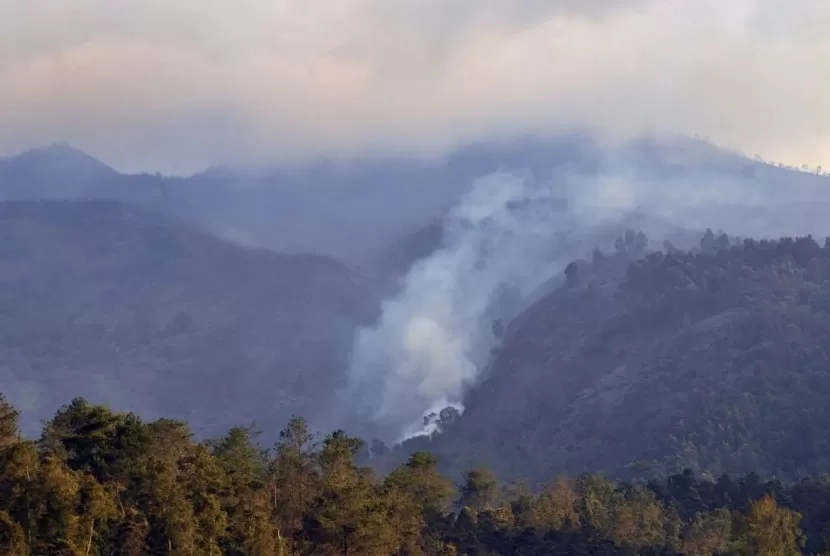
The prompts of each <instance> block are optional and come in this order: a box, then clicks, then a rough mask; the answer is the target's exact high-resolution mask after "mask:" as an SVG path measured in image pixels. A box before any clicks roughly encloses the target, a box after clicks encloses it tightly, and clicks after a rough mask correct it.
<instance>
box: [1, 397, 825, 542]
mask: <svg viewBox="0 0 830 556" xmlns="http://www.w3.org/2000/svg"><path fill="white" fill-rule="evenodd" d="M17 416H18V414H17V412H16V411H15V410H14V409H13V408H12V407H11V406H10V405H9V404H8V403H7V402H5V400H3V399H2V398H0V553H2V554H4V555H8V556H22V555H49V556H70V555H72V556H77V555H84V556H89V555H101V556H103V555H116V554H117V555H121V556H138V555H173V554H176V555H178V554H187V555H235V556H236V555H238V556H242V555H251V556H254V555H257V556H270V555H289V554H290V555H300V554H303V555H312V554H354V555H358V554H359V555H373V554H377V555H386V554H389V555H392V554H400V555H404V554H406V555H415V554H435V555H451V554H471V555H472V554H481V555H484V554H528V555H530V554H561V555H565V554H572V555H579V554H597V555H600V554H602V555H605V554H611V555H624V554H655V555H656V554H666V555H669V554H688V555H704V554H759V555H760V554H764V555H773V554H775V555H782V556H785V555H788V554H799V553H800V550H801V547H803V548H804V549H805V550H810V551H820V550H822V551H823V550H826V549H827V548H828V545H827V540H828V538H830V537H828V535H830V511H828V509H827V508H830V482H828V481H825V480H802V481H800V482H799V483H797V484H793V485H788V486H785V485H782V484H781V483H779V482H777V481H770V482H761V481H760V480H759V478H758V477H757V476H755V475H749V476H746V477H743V478H739V479H734V478H730V477H729V476H723V477H721V478H720V479H718V480H717V481H711V480H705V479H702V478H699V477H696V476H695V475H694V474H693V473H692V472H691V471H687V472H685V473H682V474H679V475H675V476H671V477H669V478H668V479H667V480H664V481H652V482H649V483H639V484H635V483H629V484H626V483H616V484H615V483H612V482H611V481H609V480H607V479H605V478H603V477H602V476H599V475H581V476H578V477H575V478H568V477H564V476H560V477H556V478H553V479H552V480H551V482H549V483H547V484H545V485H544V486H543V487H542V488H541V489H538V490H535V491H534V490H531V489H530V488H529V487H528V486H526V484H525V483H523V482H521V481H516V482H514V483H511V484H510V485H507V486H506V487H505V488H502V487H500V485H499V483H498V481H497V480H496V477H495V475H493V474H492V473H491V472H490V471H488V470H487V469H484V468H475V469H471V470H468V471H467V472H466V473H465V474H464V477H463V480H462V481H461V484H460V485H458V487H457V488H456V487H454V486H453V484H452V482H451V481H450V480H448V479H447V478H445V477H442V476H441V475H440V474H439V473H438V472H437V469H436V460H435V458H434V457H433V456H431V455H430V454H428V453H425V452H418V453H415V454H413V455H412V456H411V457H410V458H409V460H408V461H407V462H406V463H405V464H403V465H401V466H399V467H398V468H396V469H394V470H393V471H392V472H391V473H389V474H388V475H386V476H385V477H380V476H378V475H376V474H375V473H374V472H373V471H372V470H370V469H369V468H364V467H360V466H358V465H357V464H356V463H355V458H356V456H357V455H358V453H359V452H360V451H361V450H363V445H362V443H361V441H359V440H358V439H356V438H351V437H349V436H347V435H345V434H344V433H342V432H335V433H332V434H329V435H328V436H326V437H325V438H324V439H322V441H318V440H319V439H318V438H316V437H315V436H314V435H312V434H311V433H310V432H309V430H308V428H307V426H306V424H305V423H304V421H303V420H301V419H299V418H295V419H293V420H292V421H291V422H290V423H289V424H288V426H287V427H286V428H285V429H284V430H283V431H282V433H281V434H280V435H279V441H278V442H277V444H276V446H275V447H274V448H273V449H271V450H264V449H262V448H260V447H259V446H258V445H257V444H256V442H255V437H256V434H255V433H254V432H253V431H252V430H250V429H241V428H235V429H232V430H231V431H230V432H229V433H228V434H227V435H226V436H224V437H222V438H219V439H217V440H213V441H208V442H203V443H198V442H195V441H194V440H193V439H192V438H191V433H190V431H189V429H188V427H187V425H186V424H185V423H183V422H179V421H173V420H167V419H160V420H157V421H153V422H144V421H142V420H141V419H139V418H138V417H136V416H135V415H132V414H120V413H114V412H112V411H110V410H109V409H107V408H106V407H104V406H98V405H92V404H89V403H88V402H86V401H84V400H82V399H76V400H74V401H72V402H71V403H70V404H69V405H68V406H66V407H64V408H62V409H61V410H60V411H59V412H58V413H57V414H56V415H55V417H54V418H53V419H52V420H51V421H48V422H46V423H45V424H44V427H43V431H42V435H41V437H40V439H39V440H38V441H36V442H33V441H30V440H25V439H23V438H22V437H21V436H20V435H19V433H18V431H17Z"/></svg>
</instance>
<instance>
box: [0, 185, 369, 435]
mask: <svg viewBox="0 0 830 556" xmlns="http://www.w3.org/2000/svg"><path fill="white" fill-rule="evenodd" d="M0 237H2V238H3V241H2V242H0V384H2V390H3V391H4V392H5V393H6V394H7V395H8V396H9V398H10V399H11V400H12V401H13V402H14V403H16V404H18V405H19V406H20V407H21V409H24V410H26V414H27V417H28V418H29V419H30V420H29V421H28V422H27V423H26V425H29V427H28V428H31V425H32V424H33V423H36V422H37V421H36V419H37V418H43V417H47V416H49V415H50V414H51V413H52V412H53V411H54V410H55V409H56V408H57V407H58V405H59V404H62V403H65V402H66V399H67V396H80V395H82V396H86V397H88V398H90V399H92V400H106V401H107V402H109V403H112V404H113V406H114V407H116V408H120V409H131V410H136V411H138V412H140V413H142V414H144V415H147V416H154V415H161V414H169V415H170V416H172V417H176V418H187V419H188V420H190V422H191V423H192V424H193V426H194V428H195V429H196V430H197V432H201V433H206V432H210V431H219V430H222V429H223V428H226V427H227V426H228V425H231V424H240V423H242V424H244V423H250V422H251V421H252V420H254V419H256V420H257V421H258V422H261V423H262V424H263V425H273V426H269V428H274V427H276V429H278V428H279V427H281V426H282V424H283V423H284V422H285V420H286V419H288V418H289V417H290V415H291V414H292V413H295V412H297V413H302V414H304V415H308V416H309V417H311V418H312V421H315V417H317V418H320V419H322V418H323V417H324V415H323V414H322V412H321V411H320V407H321V406H323V407H326V406H327V402H328V401H330V399H331V396H332V389H333V388H334V387H335V386H336V385H338V384H339V381H340V379H341V377H342V371H343V369H344V367H345V362H346V358H347V356H348V351H349V349H350V346H351V341H352V334H353V330H354V328H355V326H357V325H358V324H365V323H366V322H369V321H370V320H371V319H372V318H373V316H374V311H375V307H376V305H375V302H374V300H373V298H372V296H371V294H370V293H369V291H368V290H367V289H366V287H365V285H364V284H363V282H362V281H361V280H360V279H359V278H358V277H356V276H355V275H354V274H353V273H352V272H351V271H350V270H349V269H347V268H346V267H344V266H343V265H341V264H340V263H338V262H336V261H333V260H331V259H328V258H325V257H321V256H314V255H278V254H274V253H271V252H267V251H262V250H253V249H245V248H242V247H239V246H237V245H234V244H231V243H227V242H224V241H221V240H219V239H216V238H214V237H213V236H210V235H208V234H205V233H203V232H199V231H196V230H194V229H191V228H189V227H188V226H186V225H184V224H182V223H180V222H178V221H175V220H171V219H169V218H167V217H165V216H162V215H159V214H156V213H153V212H149V211H147V210H144V209H141V208H138V207H136V206H131V205H125V204H119V203H115V202H109V201H40V202H31V201H19V202H18V201H10V202H4V203H0ZM320 424H321V425H325V424H326V423H324V422H322V421H321V422H320Z"/></svg>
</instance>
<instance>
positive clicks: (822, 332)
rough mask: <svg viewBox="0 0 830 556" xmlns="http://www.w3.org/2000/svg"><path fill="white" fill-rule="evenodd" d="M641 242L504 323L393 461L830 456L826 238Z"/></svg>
mask: <svg viewBox="0 0 830 556" xmlns="http://www.w3.org/2000/svg"><path fill="white" fill-rule="evenodd" d="M647 243H648V242H647V238H645V237H643V236H642V235H638V234H637V233H635V232H629V233H627V234H625V235H624V236H623V237H621V238H620V239H619V240H618V241H617V245H616V248H615V249H613V250H611V251H607V252H600V251H596V252H595V253H594V256H593V257H592V258H589V260H582V261H576V262H575V263H574V264H572V265H570V266H569V267H568V269H567V270H566V275H567V279H566V281H565V283H564V284H563V285H562V286H561V287H559V288H558V289H556V290H555V291H553V292H551V293H550V294H549V295H548V296H547V297H545V298H544V299H542V300H540V301H539V302H538V303H536V304H535V305H534V306H533V307H531V308H530V309H528V310H527V311H526V312H525V313H524V314H522V315H520V316H519V317H517V318H516V319H514V321H513V322H512V323H511V324H510V325H509V326H508V327H507V331H506V333H505V336H504V341H503V343H502V345H501V346H500V347H499V349H498V350H497V352H496V353H495V354H494V357H493V361H492V364H491V366H490V368H489V369H488V370H487V372H486V373H485V379H484V380H483V381H482V383H481V384H479V385H476V386H475V387H474V388H472V389H471V391H470V392H469V393H468V395H467V397H466V399H465V411H464V414H463V415H462V416H461V418H460V419H457V420H456V421H455V422H452V423H448V424H447V426H446V427H445V430H444V433H443V434H441V435H438V436H436V437H434V438H432V439H429V438H415V439H413V440H410V441H408V442H407V443H405V444H404V450H399V451H395V452H393V454H392V460H393V461H392V464H391V465H398V464H401V463H403V461H404V460H405V458H406V457H407V456H408V455H409V453H411V452H414V451H430V452H431V453H434V454H436V456H437V457H438V458H439V460H440V461H441V465H442V471H444V472H446V473H449V474H451V475H453V476H457V475H458V474H460V473H461V472H463V470H465V469H468V468H470V467H473V466H475V465H478V464H487V465H490V466H492V467H493V468H494V469H495V471H496V472H497V474H498V475H499V476H500V477H504V478H514V477H516V476H526V477H528V478H529V479H530V480H532V481H533V482H534V484H536V483H540V482H544V481H546V480H548V479H549V477H550V474H551V473H552V472H557V473H558V472H564V473H568V474H572V475H576V474H579V473H583V472H592V473H593V472H602V473H604V474H605V475H607V476H609V477H612V478H614V479H622V480H639V479H645V480H647V479H650V478H652V477H654V476H662V477H664V478H665V477H666V476H668V475H670V474H673V473H678V472H680V471H682V470H683V469H685V468H691V469H693V470H695V472H696V473H698V474H707V475H711V476H713V477H717V476H720V475H721V474H723V473H727V474H730V475H745V474H747V473H750V472H754V473H757V474H758V475H760V476H763V477H778V478H779V479H781V480H784V481H787V482H797V481H799V480H800V479H801V478H802V477H809V476H818V475H819V474H821V473H824V472H826V471H828V470H830V437H828V434H827V431H828V430H830V405H828V404H827V396H828V393H830V243H827V242H822V243H819V242H816V241H815V240H814V239H813V238H811V237H799V238H789V237H785V238H781V239H778V240H755V239H740V238H735V237H729V236H727V235H725V234H719V233H713V232H711V231H709V232H707V233H706V234H705V235H704V236H703V237H702V238H701V239H700V240H699V243H698V245H696V246H695V247H694V248H693V249H689V250H680V249H677V248H675V247H674V246H672V245H671V244H667V245H665V246H664V248H663V250H662V251H660V252H648V251H647V249H646V245H647ZM401 452H402V453H401ZM396 458H397V459H396Z"/></svg>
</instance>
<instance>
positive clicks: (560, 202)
mask: <svg viewBox="0 0 830 556" xmlns="http://www.w3.org/2000/svg"><path fill="white" fill-rule="evenodd" d="M563 192H564V191H563V187H562V184H556V183H555V182H553V181H552V182H549V183H538V182H535V181H534V180H532V179H529V178H525V177H522V176H520V175H514V174H495V175H491V176H487V177H485V178H482V179H480V180H478V181H476V182H475V183H474V185H473V186H472V187H471V188H470V190H469V191H468V192H467V194H466V195H465V196H464V197H463V198H462V200H461V202H460V203H459V204H458V206H457V207H456V208H455V209H454V210H452V211H451V213H450V214H449V216H448V218H447V220H446V223H445V239H444V243H443V245H442V246H441V248H439V249H438V250H437V251H436V252H435V253H433V254H432V255H431V256H429V257H428V258H426V259H424V260H422V261H420V262H418V263H416V264H415V265H414V266H413V267H412V269H411V270H410V272H409V274H408V275H407V276H406V279H405V283H404V287H403V290H402V292H401V293H400V295H398V296H397V297H395V298H394V299H390V300H388V301H386V302H385V303H384V305H383V311H382V316H381V318H380V321H379V322H378V323H377V324H376V325H375V326H373V327H371V328H366V329H363V330H361V331H359V333H358V337H357V342H356V346H355V351H354V356H353V360H352V365H351V369H350V373H349V376H350V380H351V388H350V397H351V398H352V400H353V401H356V402H357V403H358V404H359V406H360V408H361V410H362V411H363V412H364V413H365V415H366V417H368V418H369V419H370V420H371V421H372V422H373V423H375V424H376V425H377V426H378V434H379V435H380V436H382V437H384V438H385V439H387V440H393V441H396V440H400V439H401V438H402V437H407V436H411V435H414V434H417V433H419V432H422V419H423V417H424V415H426V414H429V413H433V412H438V411H440V410H441V409H443V408H445V407H447V406H451V407H455V408H456V409H459V410H463V405H462V404H463V396H464V393H465V391H466V389H467V388H469V387H470V386H471V385H473V384H475V383H476V381H477V380H478V379H479V378H480V375H481V371H482V369H483V368H484V367H485V366H486V363H487V361H488V358H489V356H490V352H491V350H492V348H493V347H495V345H496V343H497V341H498V340H497V337H496V335H495V334H494V331H493V322H494V321H495V320H496V319H502V320H507V319H509V318H511V317H512V316H513V313H515V311H516V310H517V309H518V308H519V307H520V305H521V302H522V300H523V299H524V298H525V297H527V296H528V295H529V294H531V293H532V292H533V291H534V290H536V289H537V288H538V287H539V286H541V285H542V284H543V283H545V282H546V281H547V280H549V279H550V278H551V277H552V276H555V275H557V274H559V273H560V272H561V271H562V269H563V268H564V267H565V266H566V265H567V264H568V262H569V261H571V260H573V258H574V257H575V256H578V255H580V254H582V253H583V252H584V250H585V248H586V246H587V243H586V242H585V240H586V239H587V238H588V237H590V231H591V229H594V228H595V227H596V225H597V223H598V222H599V221H600V218H599V217H600V216H607V215H608V210H607V209H606V210H605V211H602V212H601V211H596V210H589V207H588V206H581V207H580V206H577V205H575V204H573V203H572V201H568V200H567V196H565V195H563ZM427 426H431V425H429V424H428V425H427Z"/></svg>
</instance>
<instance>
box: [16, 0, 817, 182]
mask: <svg viewBox="0 0 830 556" xmlns="http://www.w3.org/2000/svg"><path fill="white" fill-rule="evenodd" d="M828 24H830V5H828V3H827V2H825V1H824V0H802V1H800V2H785V1H784V0H730V1H729V2H724V1H722V0H672V1H668V0H650V1H649V0H617V1H613V0H604V1H602V0H593V1H590V2H584V1H577V0H558V1H553V0H521V1H516V0H485V1H482V0H476V1H473V0H450V1H438V0H327V1H326V2H307V1H304V0H240V1H238V2H226V1H220V0H177V1H176V2H169V1H163V0H123V1H121V2H109V1H106V0H5V1H4V2H2V3H0V83H3V87H1V88H0V152H12V151H15V150H19V149H23V148H26V147H28V146H33V145H37V144H41V143H46V142H51V141H55V140H63V139H66V140H69V141H71V142H73V143H75V144H77V145H79V146H80V147H82V148H86V149H88V150H90V151H91V152H93V153H94V154H96V155H99V156H101V157H102V158H104V159H105V160H108V161H112V162H113V163H114V164H116V165H117V166H120V167H124V168H127V169H151V170H155V169H162V170H192V169H197V168H200V167H202V166H206V165H209V164H212V163H218V162H232V163H249V162H257V161H263V160H273V159H275V158H277V157H282V156H293V155H306V154H313V153H315V152H320V151H327V150H330V151H336V152H354V151H356V150H360V149H367V148H374V147H390V146H392V147H397V148H402V149H414V148H418V149H441V148H443V147H445V146H447V145H450V144H452V143H453V142H455V141H457V140H463V139H465V138H469V137H474V136H477V135H479V134H482V133H489V132H510V131H523V130H528V129H531V130H532V129H541V128H550V127H551V126H556V125H564V124H570V123H577V124H583V125H591V126H595V127H598V128H600V129H602V130H604V131H607V132H614V133H630V132H636V131H639V130H642V129H660V130H668V131H675V132H681V133H697V134H702V135H708V136H709V137H711V138H712V139H713V140H715V141H716V142H720V143H724V144H727V145H729V146H734V147H740V148H743V149H744V150H745V151H747V152H749V153H750V154H752V153H755V152H759V153H762V154H763V155H765V156H766V157H770V158H776V159H783V160H785V161H788V162H792V163H802V162H810V163H814V164H819V163H824V164H825V166H830V129H829V128H830V124H828V123H827V122H830V98H828V97H827V95H826V94H824V92H825V91H827V90H828V89H830V35H828V34H827V33H825V32H824V29H826V28H827V25H828Z"/></svg>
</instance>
